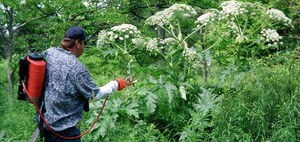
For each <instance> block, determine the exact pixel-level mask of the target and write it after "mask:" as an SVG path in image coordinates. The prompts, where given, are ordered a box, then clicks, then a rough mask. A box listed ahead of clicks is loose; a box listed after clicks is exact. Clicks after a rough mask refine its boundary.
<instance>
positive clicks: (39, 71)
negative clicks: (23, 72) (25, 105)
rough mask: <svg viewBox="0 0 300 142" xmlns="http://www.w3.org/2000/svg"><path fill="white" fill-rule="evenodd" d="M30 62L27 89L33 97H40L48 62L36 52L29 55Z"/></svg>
mask: <svg viewBox="0 0 300 142" xmlns="http://www.w3.org/2000/svg"><path fill="white" fill-rule="evenodd" d="M27 61H28V62H29V67H28V78H27V90H28V93H29V94H28V95H29V96H30V97H32V98H40V97H41V96H42V93H43V87H44V79H45V71H46V62H45V61H44V60H43V59H41V58H38V56H35V55H34V54H32V55H29V56H27Z"/></svg>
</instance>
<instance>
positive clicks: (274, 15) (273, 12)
mask: <svg viewBox="0 0 300 142" xmlns="http://www.w3.org/2000/svg"><path fill="white" fill-rule="evenodd" d="M266 13H267V14H268V15H269V17H270V18H271V19H274V20H278V21H282V22H284V23H285V25H291V23H292V20H291V19H289V18H288V17H286V16H285V14H284V13H283V12H282V11H280V10H278V9H274V8H272V9H269V10H267V12H266Z"/></svg>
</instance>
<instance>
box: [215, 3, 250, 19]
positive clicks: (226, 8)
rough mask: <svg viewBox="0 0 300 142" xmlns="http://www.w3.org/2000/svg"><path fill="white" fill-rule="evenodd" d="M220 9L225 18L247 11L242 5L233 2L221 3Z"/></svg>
mask: <svg viewBox="0 0 300 142" xmlns="http://www.w3.org/2000/svg"><path fill="white" fill-rule="evenodd" d="M221 8H222V11H221V14H223V15H224V16H225V17H228V16H237V15H240V14H244V13H246V12H247V11H248V10H247V9H246V8H245V5H244V3H242V2H238V1H235V0H232V1H225V2H223V3H222V4H221Z"/></svg>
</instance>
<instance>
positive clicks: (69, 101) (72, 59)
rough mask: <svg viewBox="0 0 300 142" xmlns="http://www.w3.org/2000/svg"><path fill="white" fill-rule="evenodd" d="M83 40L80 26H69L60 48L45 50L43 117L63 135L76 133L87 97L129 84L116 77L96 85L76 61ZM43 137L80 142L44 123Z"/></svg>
mask: <svg viewBox="0 0 300 142" xmlns="http://www.w3.org/2000/svg"><path fill="white" fill-rule="evenodd" d="M86 40H87V37H86V35H85V32H84V30H83V29H82V28H81V27H71V28H69V29H68V30H67V31H66V33H65V36H64V38H63V40H62V41H61V47H62V48H59V47H56V48H50V49H48V50H46V52H45V59H46V61H47V69H46V75H45V94H44V109H45V112H44V117H45V119H46V121H47V122H48V124H49V125H50V127H51V128H52V129H53V130H54V131H55V132H57V133H58V134H60V135H63V136H67V137H70V136H78V135H80V130H79V128H76V125H77V124H78V123H79V121H80V120H81V119H82V111H83V109H85V110H88V100H89V99H91V98H96V99H101V98H104V97H106V96H107V95H109V94H111V93H113V92H114V91H116V90H122V89H123V88H124V87H125V86H128V85H129V84H130V83H129V82H128V81H126V80H125V79H123V78H118V79H117V80H114V81H111V82H109V83H108V84H106V85H105V86H103V87H97V85H96V84H95V83H94V81H93V80H92V78H91V76H90V74H89V72H88V70H87V68H86V67H85V65H84V64H82V63H81V62H79V61H78V60H77V57H80V56H81V54H82V53H83V51H84V48H85V46H86ZM84 106H87V107H84ZM44 137H45V141H47V142H54V141H55V142H57V141H68V142H69V141H74V142H75V141H76V142H80V138H78V139H73V140H66V139H62V138H60V137H58V136H56V135H55V134H53V133H52V132H51V131H50V130H48V129H47V128H46V127H45V126H44Z"/></svg>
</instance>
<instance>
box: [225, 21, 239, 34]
mask: <svg viewBox="0 0 300 142" xmlns="http://www.w3.org/2000/svg"><path fill="white" fill-rule="evenodd" d="M227 25H228V28H229V29H230V30H231V31H232V32H233V33H235V34H237V33H238V32H239V27H238V25H237V24H236V23H235V22H232V21H229V22H228V24H227Z"/></svg>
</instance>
